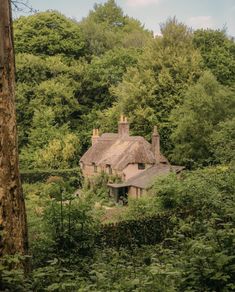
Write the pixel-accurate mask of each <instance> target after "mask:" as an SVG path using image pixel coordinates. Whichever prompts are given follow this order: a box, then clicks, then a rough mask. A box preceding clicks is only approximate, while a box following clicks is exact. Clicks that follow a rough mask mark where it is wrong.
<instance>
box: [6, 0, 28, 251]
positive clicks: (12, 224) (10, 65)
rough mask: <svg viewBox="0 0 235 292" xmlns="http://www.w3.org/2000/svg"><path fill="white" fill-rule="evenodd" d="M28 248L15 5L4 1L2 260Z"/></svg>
mask: <svg viewBox="0 0 235 292" xmlns="http://www.w3.org/2000/svg"><path fill="white" fill-rule="evenodd" d="M27 247H28V240H27V226H26V213H25V204H24V197H23V192H22V187H21V182H20V176H19V165H18V146H17V129H16V111H15V60H14V45H13V33H12V15H11V3H10V0H0V256H2V255H5V254H26V253H27Z"/></svg>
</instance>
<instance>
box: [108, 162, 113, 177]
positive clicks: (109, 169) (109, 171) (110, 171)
mask: <svg viewBox="0 0 235 292" xmlns="http://www.w3.org/2000/svg"><path fill="white" fill-rule="evenodd" d="M106 169H107V173H108V174H110V175H111V174H112V173H113V171H112V167H111V165H110V164H106Z"/></svg>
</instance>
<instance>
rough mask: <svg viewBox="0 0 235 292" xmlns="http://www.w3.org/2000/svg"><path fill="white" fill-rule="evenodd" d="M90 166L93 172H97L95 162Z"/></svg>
mask: <svg viewBox="0 0 235 292" xmlns="http://www.w3.org/2000/svg"><path fill="white" fill-rule="evenodd" d="M92 165H93V170H94V172H97V165H96V164H95V162H93V163H92Z"/></svg>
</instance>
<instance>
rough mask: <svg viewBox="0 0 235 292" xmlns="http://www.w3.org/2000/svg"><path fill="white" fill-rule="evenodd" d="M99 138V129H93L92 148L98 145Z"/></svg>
mask: <svg viewBox="0 0 235 292" xmlns="http://www.w3.org/2000/svg"><path fill="white" fill-rule="evenodd" d="M99 137H100V136H99V129H93V135H92V137H91V142H92V146H93V145H95V144H96V142H97V141H98V139H99Z"/></svg>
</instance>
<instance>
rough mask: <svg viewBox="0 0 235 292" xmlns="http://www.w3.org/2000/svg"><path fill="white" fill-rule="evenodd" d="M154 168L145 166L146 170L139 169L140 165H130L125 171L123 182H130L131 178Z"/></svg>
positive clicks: (148, 165)
mask: <svg viewBox="0 0 235 292" xmlns="http://www.w3.org/2000/svg"><path fill="white" fill-rule="evenodd" d="M150 166H152V165H151V164H145V169H138V163H135V164H134V163H133V164H128V166H127V167H126V168H125V169H124V170H123V174H124V177H123V180H128V179H129V178H131V177H133V176H135V175H137V174H139V173H141V172H143V171H145V170H146V169H147V168H149V167H150Z"/></svg>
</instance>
